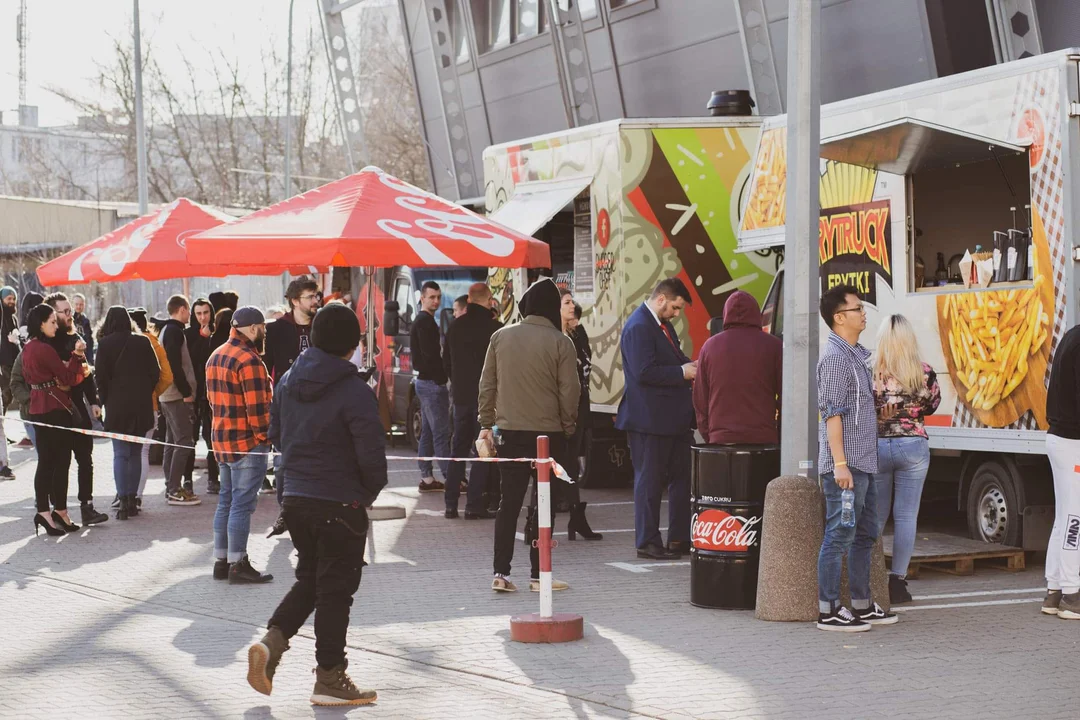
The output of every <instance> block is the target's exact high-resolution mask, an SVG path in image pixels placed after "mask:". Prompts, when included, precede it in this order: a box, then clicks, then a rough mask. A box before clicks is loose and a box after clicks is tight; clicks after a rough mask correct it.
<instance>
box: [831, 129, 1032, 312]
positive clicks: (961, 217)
mask: <svg viewBox="0 0 1080 720" xmlns="http://www.w3.org/2000/svg"><path fill="white" fill-rule="evenodd" d="M821 156H822V157H823V158H826V159H828V160H834V161H837V162H843V163H847V164H851V165H860V166H863V167H869V168H873V169H876V170H880V171H883V172H887V173H891V174H894V175H902V176H904V178H905V182H906V184H907V193H906V194H907V226H906V233H907V242H906V243H905V246H906V248H907V257H906V258H905V260H906V264H907V271H908V272H907V276H908V283H907V284H908V288H907V289H908V291H909V292H917V293H935V292H936V293H941V292H956V291H961V290H978V289H984V288H985V289H1003V288H1023V287H1031V285H1032V277H1033V275H1032V265H1033V263H1034V261H1035V256H1036V252H1035V248H1034V247H1033V245H1032V242H1031V240H1032V234H1031V218H1030V210H1029V208H1030V205H1031V181H1030V172H1029V169H1028V168H1029V165H1028V152H1027V149H1026V148H1023V147H1019V146H1016V145H1011V144H1009V143H1005V142H1001V141H998V140H991V139H989V138H985V137H980V136H977V135H973V134H970V133H964V132H961V131H958V130H954V129H952V128H945V127H942V126H939V125H934V124H933V123H928V122H924V121H920V120H913V119H911V118H906V119H903V120H899V121H896V122H892V123H888V124H886V125H879V126H877V127H874V128H870V129H868V130H864V131H861V132H858V133H852V134H849V135H842V136H836V137H832V138H825V139H823V140H822V142H821Z"/></svg>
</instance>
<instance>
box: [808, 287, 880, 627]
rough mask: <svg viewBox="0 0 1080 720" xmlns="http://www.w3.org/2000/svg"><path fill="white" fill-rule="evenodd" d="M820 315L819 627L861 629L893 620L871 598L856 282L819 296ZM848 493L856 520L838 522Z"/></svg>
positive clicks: (868, 440) (872, 421)
mask: <svg viewBox="0 0 1080 720" xmlns="http://www.w3.org/2000/svg"><path fill="white" fill-rule="evenodd" d="M820 312H821V317H822V318H823V319H824V320H825V322H826V324H828V326H829V329H830V332H829V338H828V340H827V342H826V343H825V347H824V348H822V351H821V358H820V360H819V361H818V366H817V386H818V410H819V412H820V417H821V421H820V423H819V430H818V439H819V448H820V449H819V454H818V466H819V468H820V472H821V489H822V492H823V493H824V494H825V537H824V539H823V540H822V543H821V552H820V554H819V555H818V612H819V616H818V623H817V627H818V629H820V630H833V631H841V632H863V631H866V630H869V629H870V627H871V625H887V624H892V623H895V622H896V621H897V617H896V615H894V614H891V613H887V612H885V611H884V610H883V609H882V608H881V606H879V605H878V604H877V603H875V602H874V601H873V598H872V597H871V592H870V555H871V551H872V550H873V547H874V543H875V542H876V541H877V538H878V534H879V530H880V529H879V527H878V519H877V495H876V492H875V487H874V483H873V482H871V478H872V476H873V475H874V473H876V472H877V470H878V455H877V417H876V415H877V412H876V409H875V406H874V394H873V383H872V379H871V376H870V368H869V365H868V360H869V359H870V352H869V351H868V350H867V349H866V348H864V347H863V346H862V345H860V344H859V336H860V335H861V334H862V331H863V330H864V329H866V309H865V308H864V307H863V302H862V300H861V299H860V298H859V295H858V290H856V289H855V288H853V287H851V286H848V285H840V286H837V287H834V288H831V289H830V290H829V291H827V292H825V293H824V294H823V295H822V296H821V305H820ZM844 490H852V491H853V492H854V495H855V500H854V513H855V526H854V527H845V526H844V525H843V524H842V523H841V516H842V510H843V507H842V492H843V491H844ZM845 555H847V557H848V579H849V581H850V586H851V604H852V610H853V611H854V612H853V611H852V610H849V609H848V608H846V607H844V606H842V605H841V604H840V574H841V567H842V562H843V558H844V556H845Z"/></svg>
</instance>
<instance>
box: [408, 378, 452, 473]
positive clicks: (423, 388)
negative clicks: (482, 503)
mask: <svg viewBox="0 0 1080 720" xmlns="http://www.w3.org/2000/svg"><path fill="white" fill-rule="evenodd" d="M416 396H417V397H418V398H420V419H421V422H420V439H419V443H418V445H419V447H418V448H417V452H418V453H419V454H420V455H421V456H424V455H427V456H428V457H430V456H432V455H435V456H437V457H450V392H449V391H448V390H447V389H446V385H439V384H437V383H434V382H432V381H431V380H417V381H416ZM417 464H418V465H419V466H420V477H425V478H429V477H434V476H435V472H434V470H433V469H432V467H431V462H430V461H427V460H420V461H418V462H417ZM439 469H440V470H442V475H443V479H444V480H445V479H447V478H448V477H449V475H448V474H447V473H448V472H449V471H450V463H449V462H447V461H440V462H439Z"/></svg>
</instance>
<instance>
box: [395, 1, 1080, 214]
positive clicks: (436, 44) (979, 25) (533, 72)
mask: <svg viewBox="0 0 1080 720" xmlns="http://www.w3.org/2000/svg"><path fill="white" fill-rule="evenodd" d="M571 2H576V3H577V11H578V12H579V13H580V16H581V18H582V23H583V26H584V30H585V33H584V40H583V41H582V40H581V39H580V38H579V37H578V36H577V35H576V34H575V33H573V32H572V31H571V30H570V29H569V28H567V27H565V26H563V30H562V31H561V32H554V33H553V32H552V29H553V26H554V25H555V24H556V23H553V22H552V20H553V18H552V8H553V4H552V3H551V2H549V0H398V3H399V10H400V13H401V16H402V22H403V25H404V28H405V31H406V32H405V35H406V40H407V42H408V47H409V54H410V58H411V61H412V68H413V73H414V75H415V79H416V85H417V95H418V99H419V108H420V112H421V116H422V121H423V128H424V134H425V139H426V142H427V147H428V151H429V152H428V161H429V168H430V172H431V176H432V180H433V184H434V188H435V191H436V192H437V193H438V194H440V195H443V196H444V197H448V198H452V199H458V200H465V199H472V200H473V201H474V202H476V203H477V204H482V203H481V202H480V201H479V198H481V197H482V196H483V195H484V188H483V187H482V184H483V183H482V175H483V173H482V164H481V153H482V152H483V151H484V148H485V147H488V146H490V145H493V144H496V143H502V142H510V141H513V140H515V139H517V138H526V137H532V136H536V135H541V134H545V133H550V132H556V131H561V130H564V129H566V128H567V127H572V126H576V125H584V124H590V123H593V122H598V121H603V120H611V119H615V118H620V117H630V118H634V117H690V116H701V115H706V114H707V111H706V110H705V104H706V102H707V101H708V99H709V95H710V93H711V91H713V90H723V89H733V88H739V89H750V90H751V91H752V92H753V95H754V98H755V100H756V101H757V104H758V112H760V113H761V114H775V113H779V112H782V111H783V109H784V105H785V101H786V97H785V96H786V93H787V82H786V71H787V67H786V65H787V5H788V3H787V0H557V2H556V4H555V5H554V7H555V8H558V9H559V12H560V15H563V16H565V15H566V14H567V11H568V10H569V9H570V8H571V6H570V3H571ZM565 21H566V19H565V17H564V18H563V22H564V23H565ZM821 32H822V38H821V48H822V52H821V70H822V78H821V82H822V86H821V101H822V103H828V102H834V101H837V100H843V99H846V98H851V97H856V96H859V95H865V94H868V93H872V92H877V91H881V90H887V89H890V88H894V87H899V86H902V85H908V84H911V83H916V82H920V81H923V80H929V79H932V78H935V77H941V76H945V75H952V74H955V73H958V72H964V71H966V70H971V69H975V68H978V67H985V66H988V65H993V64H995V63H998V62H1004V61H1008V60H1013V59H1018V58H1021V57H1027V56H1029V55H1034V54H1039V53H1041V52H1044V51H1050V50H1057V49H1061V48H1065V47H1070V46H1080V2H1076V0H822V10H821Z"/></svg>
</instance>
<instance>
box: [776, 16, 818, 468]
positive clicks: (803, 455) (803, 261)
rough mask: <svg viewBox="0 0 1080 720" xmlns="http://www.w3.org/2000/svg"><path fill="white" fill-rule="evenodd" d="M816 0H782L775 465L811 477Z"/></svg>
mask: <svg viewBox="0 0 1080 720" xmlns="http://www.w3.org/2000/svg"><path fill="white" fill-rule="evenodd" d="M820 15H821V0H789V3H788V63H787V66H788V92H787V100H788V102H787V104H788V118H787V196H788V210H787V222H786V230H785V247H786V249H785V260H786V261H785V263H784V265H785V270H784V285H785V286H786V287H785V288H784V315H785V316H786V320H785V321H784V413H783V418H782V420H781V429H780V434H781V439H782V447H781V453H780V462H781V467H780V470H781V472H782V473H784V474H785V475H796V474H799V475H806V476H809V477H816V475H817V474H816V472H815V470H814V466H815V464H816V461H817V424H818V412H817V357H818V322H819V320H818V313H817V307H818V297H819V295H818V292H819V290H818V285H819V282H820V281H819V279H818V254H817V237H818V220H819V216H820V214H821V208H820V205H819V196H818V182H819V166H820V152H819V145H820V132H821V97H820V92H819V87H820V82H821V76H820V72H819V71H820V64H821V60H820V52H819V45H820V38H819V32H818V28H819V21H820Z"/></svg>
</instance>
